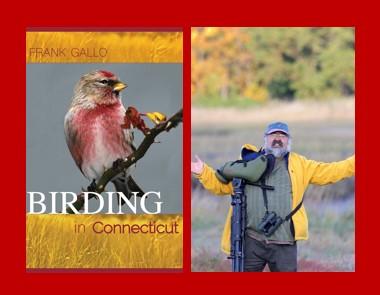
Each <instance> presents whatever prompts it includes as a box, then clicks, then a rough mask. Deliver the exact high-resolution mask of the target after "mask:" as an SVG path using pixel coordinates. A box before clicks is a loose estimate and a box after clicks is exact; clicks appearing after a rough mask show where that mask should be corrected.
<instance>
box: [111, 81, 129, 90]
mask: <svg viewBox="0 0 380 295" xmlns="http://www.w3.org/2000/svg"><path fill="white" fill-rule="evenodd" d="M127 86H128V85H127V84H124V83H123V82H117V83H116V84H115V85H114V86H113V91H122V90H123V89H124V88H127Z"/></svg>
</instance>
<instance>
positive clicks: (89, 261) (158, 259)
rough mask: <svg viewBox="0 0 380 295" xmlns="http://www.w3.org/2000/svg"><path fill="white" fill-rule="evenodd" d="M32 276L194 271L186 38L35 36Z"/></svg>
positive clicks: (171, 33)
mask: <svg viewBox="0 0 380 295" xmlns="http://www.w3.org/2000/svg"><path fill="white" fill-rule="evenodd" d="M26 61H27V64H26V84H27V87H26V102H27V103H26V111H27V112H26V114H27V120H26V123H27V126H26V130H27V132H26V134H27V138H26V140H27V175H26V176H27V192H26V209H27V210H26V256H27V259H26V267H27V270H29V271H33V270H57V269H58V270H59V269H69V270H70V269H79V270H91V269H95V270H127V271H128V270H129V271H134V270H138V271H139V270H143V271H144V270H146V271H151V270H163V271H179V270H181V268H182V255H183V250H182V248H183V247H182V246H183V245H182V173H181V172H182V32H181V31H179V30H178V31H177V30H162V31H155V30H138V29H134V30H129V31H128V30H123V31H114V32H111V31H103V32H102V31H98V32H93V31H86V30H82V31H81V30H78V31H59V32H58V31H55V32H52V31H44V30H39V31H35V30H34V31H27V33H26Z"/></svg>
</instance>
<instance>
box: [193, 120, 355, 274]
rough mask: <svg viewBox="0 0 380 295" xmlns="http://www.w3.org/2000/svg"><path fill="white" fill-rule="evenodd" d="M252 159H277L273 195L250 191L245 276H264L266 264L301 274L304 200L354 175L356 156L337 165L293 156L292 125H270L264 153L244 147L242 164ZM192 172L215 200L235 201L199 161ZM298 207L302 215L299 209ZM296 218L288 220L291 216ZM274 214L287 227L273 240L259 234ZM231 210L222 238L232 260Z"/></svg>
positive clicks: (268, 178) (270, 181)
mask: <svg viewBox="0 0 380 295" xmlns="http://www.w3.org/2000/svg"><path fill="white" fill-rule="evenodd" d="M252 153H262V154H265V155H269V154H271V155H273V156H274V157H275V163H274V167H273V170H272V171H271V172H270V173H269V174H267V175H265V185H267V186H272V187H273V188H274V189H273V190H266V199H267V201H265V197H264V191H263V189H262V188H261V187H260V186H255V185H246V186H245V195H246V200H247V226H246V231H245V232H246V234H245V245H244V271H263V269H264V268H265V266H266V265H267V264H268V266H269V269H270V270H271V271H297V241H299V240H306V239H307V238H308V220H307V215H306V211H305V208H304V206H303V205H302V201H303V195H304V192H305V191H306V189H307V186H308V185H309V184H310V183H312V184H317V185H325V184H329V183H335V182H337V181H340V180H342V179H344V178H347V177H351V176H354V174H355V156H352V157H350V158H348V159H346V160H343V161H340V162H333V163H323V162H317V161H313V160H309V159H306V158H305V157H303V156H301V155H299V154H296V153H294V152H291V136H290V132H289V128H288V125H287V124H285V123H282V122H275V123H272V124H270V125H269V126H268V127H267V129H266V131H265V134H264V148H263V149H261V150H258V149H257V148H256V147H255V146H253V145H250V144H246V145H244V146H243V148H242V151H241V158H242V159H243V160H245V159H250V155H251V154H252ZM191 170H192V172H193V174H194V175H195V177H196V178H198V179H199V181H200V182H201V183H202V185H203V186H204V187H205V188H206V189H207V190H209V191H211V192H212V193H214V194H216V195H231V194H232V193H233V187H232V183H231V182H230V183H223V182H221V181H220V180H219V178H218V177H217V176H216V175H215V171H214V170H213V169H212V168H211V167H209V166H208V165H207V164H206V163H204V162H203V161H202V160H201V159H199V157H198V156H196V161H195V162H192V163H191ZM297 207H299V209H297ZM293 210H294V212H295V213H294V214H293V215H291V216H290V218H289V219H286V216H288V215H289V214H290V213H291V212H292V211H293ZM268 211H270V212H275V213H276V215H277V216H280V217H281V218H282V219H283V220H284V221H283V223H282V224H281V225H280V226H279V227H278V228H277V229H276V230H275V231H274V233H273V234H271V235H269V236H268V235H265V234H264V233H262V231H260V230H259V225H260V223H261V222H262V220H263V217H264V216H265V214H266V213H267V212H268ZM231 214H232V210H231V208H230V211H229V214H228V216H227V221H226V225H225V227H224V232H223V237H222V250H223V251H224V252H225V253H227V254H230V235H231Z"/></svg>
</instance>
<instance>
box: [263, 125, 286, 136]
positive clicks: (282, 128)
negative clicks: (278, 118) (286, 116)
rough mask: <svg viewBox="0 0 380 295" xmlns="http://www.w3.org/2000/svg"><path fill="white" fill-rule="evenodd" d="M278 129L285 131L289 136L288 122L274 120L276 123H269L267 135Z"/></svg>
mask: <svg viewBox="0 0 380 295" xmlns="http://www.w3.org/2000/svg"><path fill="white" fill-rule="evenodd" d="M276 131H279V132H283V133H285V134H286V135H288V136H289V135H290V134H289V127H288V124H286V123H283V122H274V123H271V124H269V125H268V127H267V129H266V131H265V135H268V134H271V133H273V132H276Z"/></svg>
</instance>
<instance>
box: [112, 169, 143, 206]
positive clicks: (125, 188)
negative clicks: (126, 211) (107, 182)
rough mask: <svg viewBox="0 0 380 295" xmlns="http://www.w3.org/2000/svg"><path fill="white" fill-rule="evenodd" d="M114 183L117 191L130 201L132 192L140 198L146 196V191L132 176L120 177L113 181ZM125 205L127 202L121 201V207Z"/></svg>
mask: <svg viewBox="0 0 380 295" xmlns="http://www.w3.org/2000/svg"><path fill="white" fill-rule="evenodd" d="M112 183H113V184H114V186H115V189H116V191H117V192H122V193H123V194H124V195H125V196H126V197H127V198H128V200H129V199H130V198H131V197H132V192H137V196H138V197H142V196H143V195H144V191H143V190H142V189H141V188H140V187H139V185H138V184H137V183H136V182H135V181H134V179H133V178H132V176H130V175H122V176H119V177H118V178H116V179H114V180H112ZM118 200H119V199H118ZM124 203H125V201H124V200H123V199H121V205H124Z"/></svg>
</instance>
